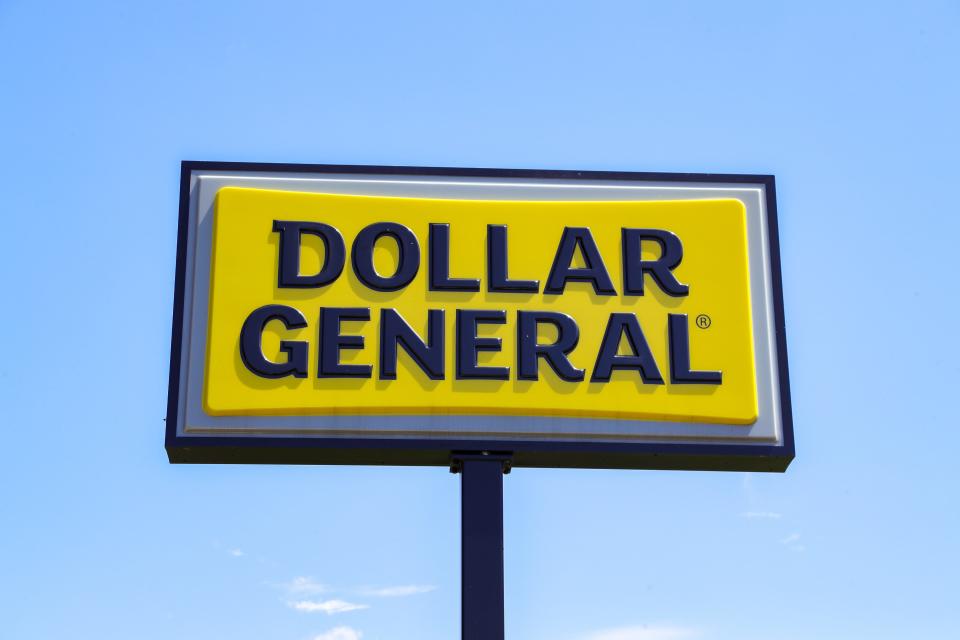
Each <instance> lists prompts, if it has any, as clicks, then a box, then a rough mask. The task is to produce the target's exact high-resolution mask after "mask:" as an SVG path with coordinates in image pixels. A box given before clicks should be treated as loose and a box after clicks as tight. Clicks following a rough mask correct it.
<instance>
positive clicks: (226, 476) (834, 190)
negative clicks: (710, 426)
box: [0, 0, 960, 640]
mask: <svg viewBox="0 0 960 640" xmlns="http://www.w3.org/2000/svg"><path fill="white" fill-rule="evenodd" d="M842 4H849V5H850V7H848V8H844V7H842V6H840V5H842ZM854 4H855V3H836V2H809V1H805V2H794V3H769V2H757V3H744V2H724V3H707V2H703V3H690V2H653V3H642V2H622V3H611V2H601V1H592V2H583V3H577V4H573V3H569V4H568V3H558V2H542V3H528V2H504V3H499V2H482V3H480V2H478V3H470V4H467V3H450V2H434V3H424V2H383V3H370V2H336V3H333V2H303V3H287V2H270V3H247V2H236V1H234V2H223V3H197V2H160V3H152V2H142V3H141V2H116V3H94V2H86V3H46V2H23V1H13V0H3V1H2V2H0V186H2V196H0V215H2V222H3V229H4V233H3V237H4V239H5V243H4V244H5V247H4V250H3V251H2V252H0V267H2V272H0V273H2V278H3V280H2V282H3V299H4V304H3V313H2V315H0V317H2V320H0V322H2V327H3V329H2V333H3V336H4V344H3V359H2V362H0V396H2V399H0V406H2V413H0V416H2V417H0V429H2V434H3V440H2V442H3V461H2V463H0V637H3V638H10V639H12V640H21V639H23V640H32V639H40V638H44V639H46V638H71V639H73V638H83V639H86V638H91V639H97V640H112V639H118V640H119V639H123V640H128V639H130V638H136V639H138V640H151V639H164V640H166V639H169V638H178V639H181V640H199V639H203V640H208V639H224V640H247V639H255V638H256V639H261V638H271V639H274V640H314V639H315V638H317V639H320V640H356V639H357V638H360V637H362V638H363V640H437V639H441V638H442V639H449V638H456V637H457V634H458V631H459V532H458V519H459V493H458V488H459V484H458V479H457V478H456V477H454V476H451V475H449V474H448V473H447V471H446V470H445V469H442V468H425V469H418V468H410V469H402V468H364V467H353V468H335V467H313V468H303V467H301V468H298V467H253V466H235V467H216V466H192V467H190V466H170V465H168V464H167V461H166V455H165V453H164V451H163V428H164V423H163V417H164V413H165V402H166V393H167V366H168V356H169V353H168V350H169V334H170V312H171V306H172V300H173V275H174V254H175V233H176V223H177V183H178V176H179V162H180V160H182V159H200V160H245V161H267V162H269V161H281V162H318V163H354V164H411V165H440V166H443V165H449V166H468V167H469V166H484V167H530V168H570V169H616V170H639V171H695V172H745V173H773V174H776V176H777V181H778V182H777V185H778V189H779V199H780V215H781V243H782V250H783V272H784V290H785V294H786V312H787V324H788V337H789V349H790V363H791V365H792V367H791V369H792V370H791V377H792V382H793V396H794V399H795V405H794V406H795V422H796V437H797V459H796V460H795V462H794V463H793V465H792V466H791V467H790V469H789V470H788V472H787V473H786V474H785V475H762V474H742V473H728V474H722V473H692V472H686V473H684V472H645V471H635V472H622V471H620V472H614V471H578V470H565V471H558V470H522V469H521V470H518V471H516V472H514V473H513V474H512V475H510V476H508V477H507V478H506V513H505V518H506V524H507V532H506V545H507V550H506V559H507V562H506V573H507V602H508V604H507V632H508V636H509V637H510V638H513V639H521V638H522V639H533V640H539V639H543V640H679V639H683V640H686V639H688V638H689V639H697V640H734V639H736V640H771V639H772V640H806V639H810V638H817V639H818V640H832V639H844V640H847V639H850V638H871V639H875V640H883V639H900V638H906V637H912V638H924V639H930V640H935V639H947V638H956V637H958V633H960V632H958V630H957V627H958V626H960V625H958V618H960V609H958V604H957V603H958V601H960V578H958V573H960V516H958V512H960V509H958V503H960V500H958V497H960V496H958V493H960V492H958V486H960V481H958V479H957V474H958V469H957V466H958V462H957V459H958V458H957V452H958V450H960V435H958V427H960V420H958V417H957V409H956V401H957V397H958V391H957V385H958V381H960V348H958V345H960V340H958V338H957V324H958V321H960V304H958V294H960V290H958V286H957V276H958V273H960V267H958V258H957V256H958V250H957V238H958V234H960V207H958V205H957V186H956V185H957V172H958V169H960V165H958V149H960V125H958V114H960V82H958V68H960V28H958V27H960V5H958V4H957V2H956V0H946V1H944V2H925V1H917V2H909V3H906V2H897V3H893V2H870V3H866V2H864V3H857V4H856V6H853V5H854ZM851 7H852V8H851ZM321 585H322V587H321ZM421 587H422V588H421ZM404 593H406V595H399V594H404ZM391 594H392V595H391ZM331 601H342V602H341V603H340V604H337V603H336V602H334V604H329V603H330V602H331ZM297 602H313V603H327V604H317V605H316V606H314V607H313V608H319V609H327V610H331V611H334V610H336V609H346V608H349V606H348V605H363V606H365V607H366V608H362V609H354V610H351V611H341V612H339V613H329V614H328V613H324V611H322V610H317V611H312V612H311V611H303V610H298V609H297V608H296V607H295V606H294V605H295V604H296V603H297ZM343 603H347V604H343ZM301 608H303V607H301ZM307 608H309V607H307ZM336 629H339V630H336ZM333 630H336V631H333Z"/></svg>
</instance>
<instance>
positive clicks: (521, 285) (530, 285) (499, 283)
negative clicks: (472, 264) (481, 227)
mask: <svg viewBox="0 0 960 640" xmlns="http://www.w3.org/2000/svg"><path fill="white" fill-rule="evenodd" d="M507 274H508V271H507V226H506V225H503V224H488V225H487V291H496V292H503V293H537V292H538V291H539V290H540V281H539V280H511V279H510V277H509V276H508V275H507Z"/></svg>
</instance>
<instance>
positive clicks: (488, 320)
mask: <svg viewBox="0 0 960 640" xmlns="http://www.w3.org/2000/svg"><path fill="white" fill-rule="evenodd" d="M506 322H507V312H506V311H478V310H471V309H457V379H458V380H471V379H476V380H507V379H509V378H510V368H509V367H481V366H479V365H478V364H477V362H478V358H477V354H478V353H479V352H481V351H500V348H501V346H500V345H501V340H500V338H479V337H477V325H479V324H505V323H506Z"/></svg>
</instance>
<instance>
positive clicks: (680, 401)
mask: <svg viewBox="0 0 960 640" xmlns="http://www.w3.org/2000/svg"><path fill="white" fill-rule="evenodd" d="M213 233H214V236H213V237H214V240H213V253H212V261H211V262H212V264H211V286H210V301H209V302H210V309H209V324H208V340H207V354H206V359H207V365H206V371H205V380H204V390H203V405H204V409H205V411H206V412H207V413H209V414H211V415H220V416H231V415H233V416H245V415H246V416H255V415H338V414H339V415H364V414H407V415H461V414H470V415H475V414H481V415H484V414H486V415H496V414H502V415H514V416H524V415H529V416H558V417H580V416H582V417H596V418H621V419H640V420H668V421H697V422H708V423H728V424H744V425H748V424H752V423H753V422H754V421H755V420H756V419H757V380H756V367H755V363H754V352H753V335H752V321H751V300H750V286H749V265H748V257H747V237H746V220H745V211H744V206H743V204H742V202H741V201H740V200H734V199H729V200H728V199H705V200H681V201H641V202H636V201H632V202H630V201H627V202H594V201H590V202H557V201H490V200H443V199H425V198H400V197H379V196H357V195H329V194H318V193H300V192H291V191H278V190H268V189H250V188H238V187H226V188H223V189H220V191H219V192H218V194H217V196H216V200H215V205H214V232H213Z"/></svg>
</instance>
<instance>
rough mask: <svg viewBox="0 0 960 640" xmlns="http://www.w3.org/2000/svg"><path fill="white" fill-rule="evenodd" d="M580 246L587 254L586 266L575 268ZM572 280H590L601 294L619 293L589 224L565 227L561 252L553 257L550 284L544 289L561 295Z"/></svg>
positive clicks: (558, 248) (581, 251)
mask: <svg viewBox="0 0 960 640" xmlns="http://www.w3.org/2000/svg"><path fill="white" fill-rule="evenodd" d="M577 247H579V248H580V253H581V254H583V260H584V262H585V263H586V265H587V266H586V267H579V268H574V267H571V266H570V265H571V263H572V262H573V256H574V252H575V251H576V250H577ZM568 280H571V281H574V282H589V283H590V284H591V285H593V291H594V293H596V294H597V295H598V296H615V295H617V292H616V291H615V290H614V288H613V281H611V280H610V274H609V273H608V272H607V267H606V266H605V265H604V264H603V258H602V257H601V256H600V250H599V249H598V248H597V243H596V241H594V239H593V234H591V233H590V229H587V228H586V227H564V229H563V235H562V236H560V245H559V246H558V247H557V253H556V255H555V256H554V258H553V266H552V267H550V277H549V278H547V286H545V287H544V288H543V292H544V293H550V294H554V295H558V294H561V293H563V290H564V288H565V287H566V285H567V281H568Z"/></svg>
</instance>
